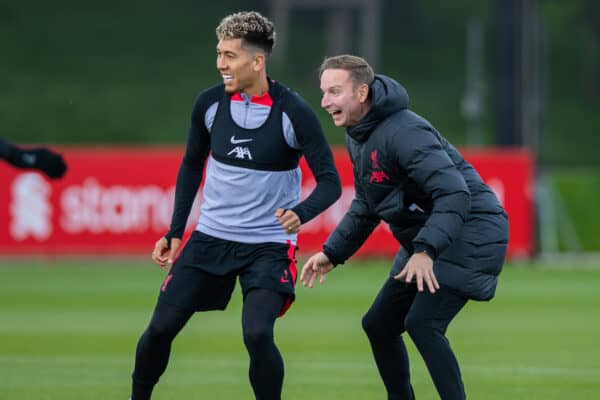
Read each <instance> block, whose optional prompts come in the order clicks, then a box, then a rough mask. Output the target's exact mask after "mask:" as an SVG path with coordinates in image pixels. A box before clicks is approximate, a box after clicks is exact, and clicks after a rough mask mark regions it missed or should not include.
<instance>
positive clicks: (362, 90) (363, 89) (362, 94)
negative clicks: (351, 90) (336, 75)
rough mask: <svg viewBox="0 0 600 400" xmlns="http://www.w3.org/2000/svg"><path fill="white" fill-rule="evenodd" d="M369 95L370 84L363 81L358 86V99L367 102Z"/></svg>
mask: <svg viewBox="0 0 600 400" xmlns="http://www.w3.org/2000/svg"><path fill="white" fill-rule="evenodd" d="M368 97H369V85H367V84H366V83H363V84H362V85H360V86H359V87H358V101H360V102H361V103H365V102H366V101H367V98H368Z"/></svg>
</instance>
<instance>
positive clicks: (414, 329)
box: [404, 313, 433, 341]
mask: <svg viewBox="0 0 600 400" xmlns="http://www.w3.org/2000/svg"><path fill="white" fill-rule="evenodd" d="M404 327H405V328H406V332H408V334H409V335H410V337H411V338H412V339H413V341H418V340H419V338H424V337H426V336H428V335H429V334H430V333H432V332H433V327H431V326H430V324H428V323H427V319H426V318H424V317H423V316H422V315H418V314H416V313H409V314H408V315H407V316H406V318H405V319H404Z"/></svg>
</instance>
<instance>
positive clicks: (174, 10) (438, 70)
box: [0, 0, 600, 250]
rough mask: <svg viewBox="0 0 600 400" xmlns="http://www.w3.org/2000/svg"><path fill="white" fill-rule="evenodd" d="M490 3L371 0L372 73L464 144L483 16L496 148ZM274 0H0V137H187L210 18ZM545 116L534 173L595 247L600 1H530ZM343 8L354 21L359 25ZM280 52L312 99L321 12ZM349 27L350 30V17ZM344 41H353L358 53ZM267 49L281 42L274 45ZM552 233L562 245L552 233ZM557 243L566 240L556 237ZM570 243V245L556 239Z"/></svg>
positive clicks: (107, 140)
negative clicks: (475, 32)
mask: <svg viewBox="0 0 600 400" xmlns="http://www.w3.org/2000/svg"><path fill="white" fill-rule="evenodd" d="M498 4H500V6H501V4H502V2H500V3H497V2H494V1H492V0H454V1H452V2H439V1H434V0H402V1H400V0H381V7H382V9H383V12H382V21H381V26H380V27H379V29H380V32H381V36H380V37H381V39H382V40H381V42H380V59H379V60H378V63H377V65H378V68H377V70H378V72H380V73H383V74H387V75H390V76H392V77H394V78H395V79H397V80H398V81H399V82H401V83H402V84H403V85H404V86H405V87H406V88H407V90H408V92H409V95H410V96H411V108H413V109H414V110H415V111H416V112H418V113H419V114H422V115H423V116H425V117H426V118H428V119H429V120H430V121H431V122H432V123H433V124H434V125H435V126H436V127H437V128H438V129H439V130H440V131H441V132H442V133H443V134H444V135H445V136H446V137H447V138H448V139H449V140H451V141H452V142H453V143H455V144H457V145H459V146H464V145H466V144H467V143H468V140H467V130H468V121H467V119H466V118H465V115H464V113H463V112H462V109H461V103H462V101H463V98H464V96H465V92H466V86H467V72H466V71H467V65H466V64H467V54H466V49H467V40H466V31H467V24H468V22H469V21H470V20H472V19H473V18H476V19H478V20H479V21H481V23H482V27H483V56H484V62H483V94H484V97H483V105H482V113H481V117H480V127H481V136H480V140H479V143H478V145H480V146H493V145H494V141H495V137H496V136H495V133H494V124H493V121H494V107H495V100H496V98H497V96H496V93H495V87H494V85H493V84H492V83H493V76H492V75H493V71H494V66H495V65H496V63H497V62H498V59H497V58H498V53H497V52H495V51H494V40H493V21H494V12H496V11H497V7H498ZM270 7H271V2H269V1H267V0H263V1H259V0H256V1H251V0H247V1H235V0H223V1H220V2H200V1H192V0H177V1H165V0H144V1H142V0H122V1H115V0H106V1H103V2H97V1H87V0H79V1H75V0H55V1H52V2H46V1H41V0H20V1H18V2H17V1H14V0H13V1H8V0H0V75H1V76H2V79H1V80H0V82H1V83H0V135H2V136H3V137H6V138H8V139H9V140H11V141H14V142H16V143H21V144H27V143H51V144H66V145H80V144H86V145H97V146H104V145H111V144H132V145H160V144H181V145H183V144H184V143H185V141H186V136H187V127H188V123H189V114H190V110H191V106H192V104H193V101H194V98H195V96H196V95H197V94H198V92H199V91H201V90H202V89H204V88H206V87H208V86H211V85H213V84H215V83H218V82H220V76H219V74H218V73H217V71H216V68H215V50H214V48H215V44H216V37H215V33H214V29H215V26H216V25H217V24H218V22H219V21H220V19H221V18H222V17H223V16H225V15H226V14H229V13H231V12H235V11H238V10H248V9H255V10H258V11H260V12H262V13H264V14H265V15H267V16H269V15H270V10H271V8H270ZM537 7H538V10H539V15H540V31H541V63H540V67H539V70H538V71H537V72H538V73H539V76H540V82H541V93H542V97H541V113H540V121H539V122H540V130H539V139H538V140H539V148H538V154H537V159H538V170H539V171H540V173H543V174H544V175H545V176H547V177H549V179H551V180H552V182H553V185H555V186H556V188H557V189H556V191H555V194H556V195H558V196H561V198H562V199H563V200H564V204H565V207H564V210H563V211H564V214H565V215H567V217H568V218H569V219H570V220H572V221H573V222H574V225H575V231H576V232H577V236H578V240H579V242H580V245H581V247H582V248H583V249H595V250H598V249H600V238H598V235H594V231H595V229H594V227H595V226H597V225H598V224H599V223H600V215H599V213H597V212H595V211H594V210H593V207H591V206H590V204H591V203H592V202H595V201H594V200H593V199H594V198H595V197H598V196H597V195H600V185H598V184H597V183H598V181H599V179H600V178H599V176H600V173H599V171H600V168H599V166H600V157H598V156H597V154H596V153H597V149H598V148H600V135H599V134H598V132H599V131H600V113H599V112H598V110H599V109H600V2H597V1H595V0H571V1H556V0H538V1H537ZM358 20H359V15H358V13H357V12H356V10H355V12H354V13H353V14H352V19H351V22H352V29H351V31H354V29H353V28H354V27H355V26H358V25H359V21H358ZM290 23H291V29H290V31H289V32H288V35H287V36H288V37H287V38H286V40H287V51H286V56H285V59H283V60H282V62H281V63H280V64H279V65H270V66H269V73H270V75H271V76H272V77H273V78H275V79H277V80H280V81H282V82H284V83H285V84H287V85H288V86H290V87H292V88H294V89H295V90H296V91H298V92H299V93H300V94H301V95H303V96H304V97H305V98H306V99H307V100H308V101H309V102H310V103H311V104H312V105H313V106H314V108H315V109H316V110H317V113H318V114H319V116H320V118H321V120H322V124H323V128H324V130H325V132H326V134H327V136H328V139H329V140H330V142H331V143H333V144H342V143H343V134H342V131H341V130H336V129H335V128H334V127H333V124H332V123H331V121H330V120H329V118H328V117H327V116H326V115H325V113H324V112H322V111H321V110H320V107H319V106H318V105H319V98H320V92H319V88H318V77H317V68H318V66H319V64H320V62H321V61H322V60H323V58H324V57H325V56H327V55H330V54H327V49H326V44H325V43H326V33H327V30H326V29H325V28H326V25H327V23H328V19H327V13H326V11H323V10H317V9H311V8H301V9H297V10H295V11H294V13H293V18H291V20H290ZM356 29H358V28H356ZM357 42H358V41H356V40H353V41H351V43H352V46H354V47H353V48H352V49H351V51H352V52H355V53H359V51H360V49H359V48H358V45H357V44H356V43H357ZM275 51H277V48H276V49H275ZM561 243H562V242H561ZM560 246H561V247H563V248H564V247H565V245H564V244H561V245H560ZM566 247H568V246H566Z"/></svg>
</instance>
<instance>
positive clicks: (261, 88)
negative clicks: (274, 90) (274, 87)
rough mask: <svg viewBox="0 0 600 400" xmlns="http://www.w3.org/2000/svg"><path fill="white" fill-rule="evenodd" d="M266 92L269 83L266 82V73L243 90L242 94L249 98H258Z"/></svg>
mask: <svg viewBox="0 0 600 400" xmlns="http://www.w3.org/2000/svg"><path fill="white" fill-rule="evenodd" d="M268 91H269V81H268V80H267V74H266V73H263V74H261V75H260V78H259V79H258V80H257V81H256V82H254V83H253V84H252V85H251V86H248V87H247V88H246V89H244V93H246V94H247V95H248V96H249V97H252V96H260V95H261V94H264V93H266V92H268Z"/></svg>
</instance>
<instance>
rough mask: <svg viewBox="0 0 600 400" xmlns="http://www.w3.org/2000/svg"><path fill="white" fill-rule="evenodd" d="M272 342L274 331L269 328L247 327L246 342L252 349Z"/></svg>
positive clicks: (249, 348) (247, 346) (245, 332)
mask: <svg viewBox="0 0 600 400" xmlns="http://www.w3.org/2000/svg"><path fill="white" fill-rule="evenodd" d="M270 343H273V332H272V331H270V330H268V329H247V330H245V331H244V344H245V345H246V348H248V350H250V351H252V350H253V349H259V348H260V347H263V346H265V345H268V344H270Z"/></svg>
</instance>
